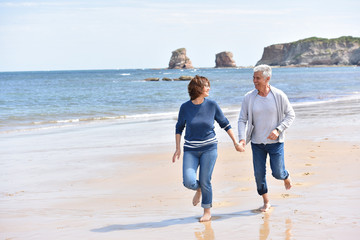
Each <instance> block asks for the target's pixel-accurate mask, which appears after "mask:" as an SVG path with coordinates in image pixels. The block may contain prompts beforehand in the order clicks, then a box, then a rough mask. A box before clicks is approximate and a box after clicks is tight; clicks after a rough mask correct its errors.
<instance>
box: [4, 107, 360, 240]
mask: <svg viewBox="0 0 360 240" xmlns="http://www.w3.org/2000/svg"><path fill="white" fill-rule="evenodd" d="M352 104H353V107H356V106H357V104H358V103H357V102H355V103H352ZM321 109H322V111H321V112H317V113H316V115H315V117H314V116H312V115H311V114H310V115H309V111H306V108H305V109H304V108H298V109H296V110H297V113H298V116H297V117H298V118H297V120H296V122H295V123H294V125H293V126H292V128H291V129H289V131H288V133H287V137H288V138H287V139H288V140H287V141H286V143H285V155H286V168H287V169H288V170H289V172H290V173H291V176H292V181H293V187H292V189H291V190H289V191H286V190H285V188H284V185H283V182H282V181H278V180H275V179H274V178H272V176H271V170H270V169H269V170H268V173H267V179H268V185H269V196H270V200H271V203H272V208H271V209H270V211H269V212H268V213H260V212H258V211H256V209H257V208H258V207H260V206H261V203H262V200H261V197H259V196H258V195H257V192H256V186H255V181H254V177H253V170H252V163H251V149H250V146H247V148H246V152H245V153H238V152H236V151H235V150H234V149H233V147H232V144H231V143H230V142H228V141H222V142H221V143H220V144H219V157H218V160H217V163H216V166H215V170H214V174H213V180H212V183H213V191H214V199H213V200H214V202H213V208H212V215H213V217H212V221H211V222H207V223H199V222H198V221H199V218H200V216H201V213H202V208H201V207H199V206H197V207H193V206H192V203H191V201H192V196H193V194H194V192H192V191H190V190H187V189H185V188H184V187H183V186H182V179H181V178H182V176H181V161H178V162H176V163H175V164H173V163H171V157H172V154H173V150H174V149H173V147H174V146H173V143H171V142H170V143H169V144H168V146H166V147H164V146H161V147H155V148H154V147H153V148H152V149H151V151H147V150H144V149H143V148H141V146H139V150H138V153H136V152H135V151H132V152H131V153H129V154H126V153H124V152H121V153H119V152H117V151H116V150H114V149H116V145H113V144H109V146H106V145H102V147H99V148H96V146H97V144H96V141H94V142H92V143H91V144H89V145H86V144H85V143H78V142H76V141H73V140H72V138H74V137H76V136H78V137H79V136H81V134H83V135H85V138H86V137H87V136H88V135H87V134H89V131H88V130H86V131H84V132H72V131H69V132H67V133H64V131H63V130H62V132H60V133H56V134H55V133H54V134H50V135H42V134H39V133H36V134H28V133H27V134H15V135H7V138H6V139H5V138H2V139H1V142H0V144H1V146H2V150H1V153H2V154H1V156H2V157H1V158H2V159H1V163H0V164H1V165H0V168H1V170H0V171H1V176H0V180H1V183H0V186H1V188H0V237H1V239H48V238H49V237H50V236H51V238H54V239H357V238H358V235H359V234H360V206H359V201H360V191H359V186H360V178H359V170H360V142H359V141H358V138H353V137H352V135H353V134H357V135H359V134H358V133H360V131H359V130H360V123H359V121H357V119H359V118H358V116H359V114H356V113H351V114H348V115H346V114H341V115H336V114H335V115H333V117H332V118H329V117H328V115H327V114H328V113H329V112H328V111H326V109H324V108H321ZM312 112H313V113H314V114H315V112H316V109H313V110H312ZM310 116H312V117H310ZM314 119H316V120H317V121H314ZM344 119H347V120H348V121H347V122H348V123H349V124H341V123H342V122H343V121H344ZM231 121H232V123H233V125H234V123H235V122H234V119H232V120H231ZM336 127H337V128H336ZM334 129H339V131H335V130H334ZM325 133H326V134H325ZM104 134H105V133H104ZM105 135H106V136H107V137H110V138H117V137H119V136H111V134H110V133H108V135H107V134H105ZM220 135H221V134H220ZM64 136H67V138H64ZM220 138H222V137H221V136H220ZM5 142H6V144H5ZM109 142H115V140H114V139H111V141H109ZM19 143H21V144H19ZM77 144H78V145H77ZM4 146H7V149H4ZM32 146H37V147H32ZM10 160H11V161H10Z"/></svg>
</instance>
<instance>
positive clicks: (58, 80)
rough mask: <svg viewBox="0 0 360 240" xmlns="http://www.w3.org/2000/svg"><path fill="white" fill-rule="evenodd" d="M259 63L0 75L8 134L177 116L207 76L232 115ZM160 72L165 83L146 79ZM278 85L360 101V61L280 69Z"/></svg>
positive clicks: (2, 126)
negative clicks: (197, 81)
mask: <svg viewBox="0 0 360 240" xmlns="http://www.w3.org/2000/svg"><path fill="white" fill-rule="evenodd" d="M252 74H253V72H252V69H234V68H230V69H215V68H209V69H186V70H170V69H119V70H82V71H39V72H1V73H0V134H8V133H11V132H24V131H41V130H46V129H52V128H63V127H70V128H76V127H77V126H83V125H84V124H91V123H97V124H106V123H110V122H111V123H112V124H128V123H134V122H138V123H139V122H149V121H150V122H151V121H159V120H165V119H176V116H177V113H178V110H179V107H180V105H181V104H182V103H183V102H185V101H187V100H188V99H189V96H188V93H187V84H188V81H161V79H162V78H164V77H166V78H172V79H173V78H179V77H180V76H183V75H185V76H194V75H201V76H205V77H207V78H208V79H209V80H210V83H211V90H210V97H209V98H211V99H214V100H215V101H217V102H218V104H219V105H220V106H221V108H222V109H223V111H224V113H225V114H236V115H237V114H238V112H239V109H240V107H241V101H242V99H243V96H244V94H245V93H246V92H248V91H250V90H252V89H253V83H252ZM150 77H156V78H160V81H145V80H144V79H146V78H150ZM270 83H271V84H272V85H274V86H276V87H278V88H280V89H282V90H283V91H284V92H285V93H286V94H287V95H288V97H289V99H290V102H292V103H293V104H294V105H295V106H296V105H311V104H316V103H320V102H321V103H326V102H333V101H338V100H343V99H360V84H359V83H360V68H359V67H317V68H315V67H314V68H273V76H272V79H271V81H270Z"/></svg>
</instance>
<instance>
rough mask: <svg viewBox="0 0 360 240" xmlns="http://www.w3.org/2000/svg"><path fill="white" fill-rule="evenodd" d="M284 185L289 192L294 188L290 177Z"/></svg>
mask: <svg viewBox="0 0 360 240" xmlns="http://www.w3.org/2000/svg"><path fill="white" fill-rule="evenodd" d="M284 185H285V189H286V190H289V189H290V188H291V187H292V184H291V178H290V176H288V178H287V179H285V180H284Z"/></svg>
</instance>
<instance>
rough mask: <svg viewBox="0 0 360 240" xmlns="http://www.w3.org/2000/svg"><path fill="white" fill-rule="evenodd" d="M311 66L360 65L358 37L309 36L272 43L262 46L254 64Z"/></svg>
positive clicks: (359, 41) (359, 39) (359, 42)
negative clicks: (281, 42)
mask: <svg viewBox="0 0 360 240" xmlns="http://www.w3.org/2000/svg"><path fill="white" fill-rule="evenodd" d="M260 64H268V65H271V66H311V65H360V38H355V37H351V36H348V37H340V38H334V39H327V38H316V37H311V38H307V39H302V40H299V41H296V42H291V43H284V44H274V45H271V46H268V47H265V48H264V52H263V55H262V58H261V60H260V61H258V62H257V63H256V65H260Z"/></svg>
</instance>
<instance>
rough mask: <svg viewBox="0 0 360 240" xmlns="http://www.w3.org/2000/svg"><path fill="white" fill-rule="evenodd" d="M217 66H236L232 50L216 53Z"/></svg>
mask: <svg viewBox="0 0 360 240" xmlns="http://www.w3.org/2000/svg"><path fill="white" fill-rule="evenodd" d="M215 67H216V68H222V67H225V68H226V67H236V63H235V61H234V59H233V54H232V53H231V52H221V53H218V54H216V55H215Z"/></svg>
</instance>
